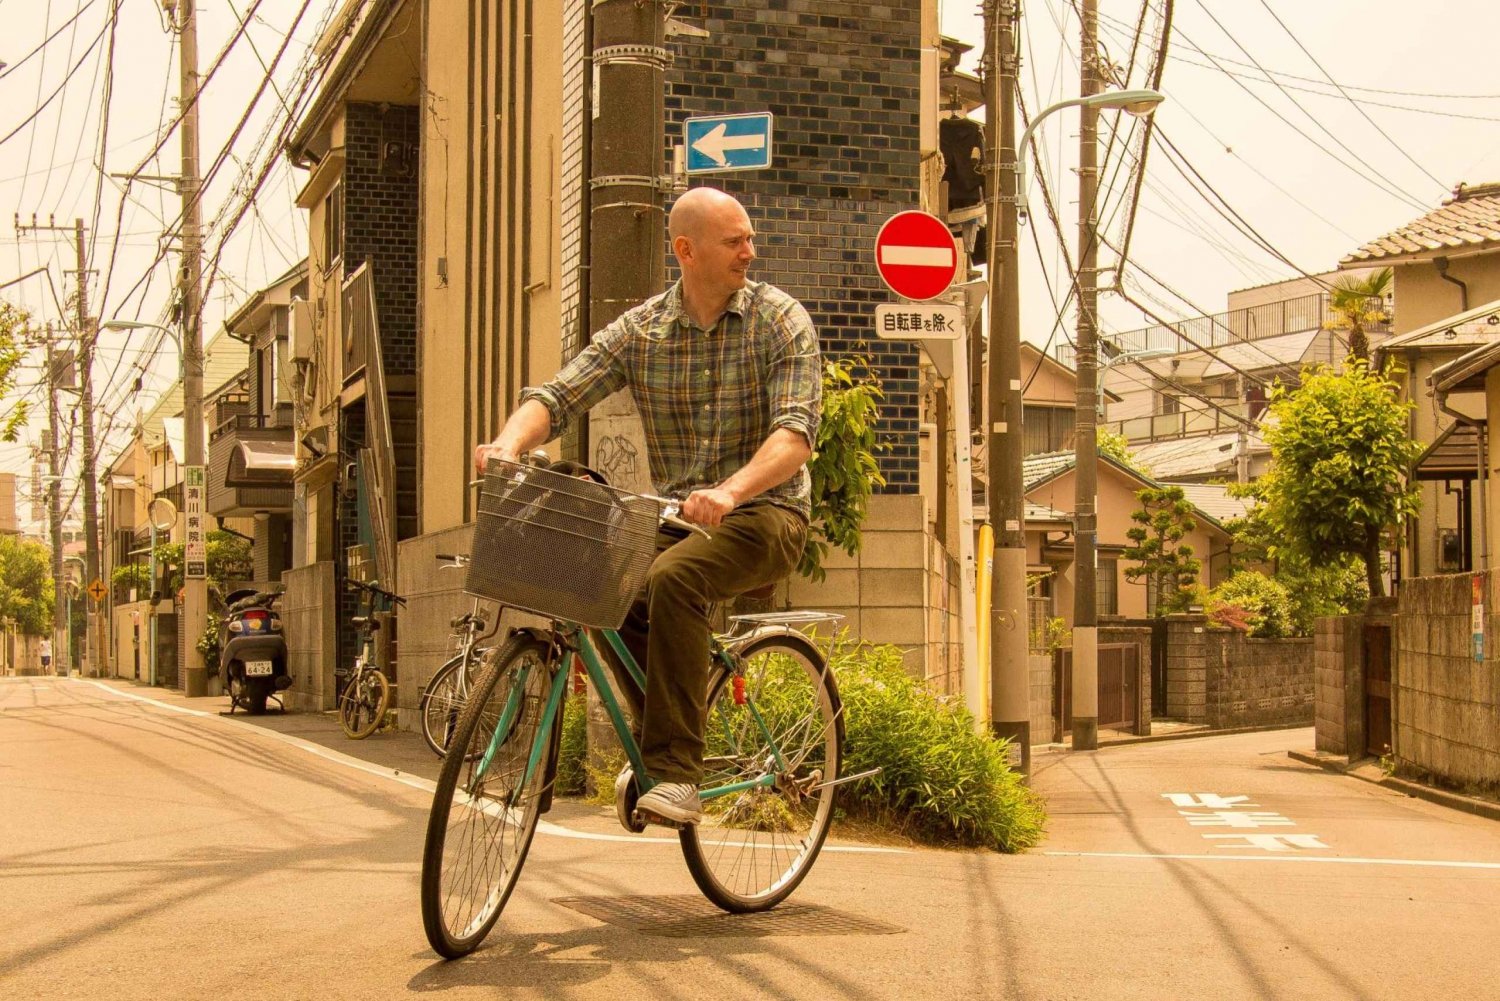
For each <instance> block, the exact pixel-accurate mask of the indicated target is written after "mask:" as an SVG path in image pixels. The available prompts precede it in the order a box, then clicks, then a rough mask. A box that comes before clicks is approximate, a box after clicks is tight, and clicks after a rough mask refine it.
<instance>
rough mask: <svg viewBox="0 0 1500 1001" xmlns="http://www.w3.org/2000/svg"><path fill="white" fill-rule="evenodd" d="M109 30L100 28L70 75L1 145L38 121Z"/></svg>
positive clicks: (7, 135)
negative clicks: (38, 117)
mask: <svg viewBox="0 0 1500 1001" xmlns="http://www.w3.org/2000/svg"><path fill="white" fill-rule="evenodd" d="M108 30H109V29H108V27H107V26H106V27H105V28H103V29H101V30H100V32H99V34H97V35H95V36H94V40H93V41H92V42H90V43H89V47H88V48H87V49H85V50H84V52H83V55H82V56H80V57H79V58H78V61H77V62H76V63H74V64H73V68H72V69H70V70H68V75H67V76H65V77H63V80H62V83H60V84H58V85H57V89H56V90H54V91H53V92H52V93H51V94H49V95H48V96H47V99H46V100H45V101H42V102H41V103H40V104H39V105H38V106H37V108H36V110H35V111H33V112H32V113H31V114H29V115H27V116H26V119H25V120H24V121H23V122H21V124H19V125H17V126H16V127H15V128H13V129H11V130H10V131H9V132H8V133H6V134H5V136H4V137H3V138H0V146H3V145H5V144H6V143H7V142H9V141H10V140H11V139H14V138H15V137H16V134H17V133H19V132H20V131H21V130H22V129H24V128H25V127H26V126H28V125H30V124H31V123H32V122H34V121H36V119H37V116H39V115H40V114H41V113H42V112H43V111H46V110H47V107H48V105H50V104H51V103H52V102H53V101H55V100H56V99H57V95H58V94H61V93H62V92H63V88H65V87H67V85H68V83H69V82H70V81H71V80H72V79H73V75H74V74H76V73H77V72H78V70H79V68H80V67H82V66H83V64H84V61H85V60H87V59H88V57H89V56H90V55H91V54H92V53H93V51H94V50H95V49H97V48H98V47H99V43H100V42H102V41H104V36H105V34H106V33H107V32H108Z"/></svg>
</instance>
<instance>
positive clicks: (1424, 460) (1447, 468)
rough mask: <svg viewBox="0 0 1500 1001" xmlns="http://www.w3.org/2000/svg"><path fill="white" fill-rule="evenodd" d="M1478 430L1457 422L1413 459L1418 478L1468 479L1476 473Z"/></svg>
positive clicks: (1477, 463) (1477, 467)
mask: <svg viewBox="0 0 1500 1001" xmlns="http://www.w3.org/2000/svg"><path fill="white" fill-rule="evenodd" d="M1479 464H1480V459H1479V432H1478V431H1476V430H1475V429H1474V428H1473V427H1472V426H1471V425H1468V424H1459V423H1457V422H1455V423H1453V424H1451V425H1449V427H1448V429H1447V430H1446V431H1444V432H1443V433H1442V434H1440V435H1438V436H1437V440H1436V441H1434V442H1433V443H1432V444H1431V445H1428V446H1427V450H1426V451H1424V452H1423V453H1422V454H1421V456H1419V457H1418V458H1417V463H1416V478H1417V479H1419V480H1472V479H1475V478H1476V477H1477V476H1478V475H1479Z"/></svg>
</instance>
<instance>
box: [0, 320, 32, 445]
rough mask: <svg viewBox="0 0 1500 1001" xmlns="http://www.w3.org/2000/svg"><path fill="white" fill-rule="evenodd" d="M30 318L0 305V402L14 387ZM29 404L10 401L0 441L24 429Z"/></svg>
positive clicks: (0, 424)
mask: <svg viewBox="0 0 1500 1001" xmlns="http://www.w3.org/2000/svg"><path fill="white" fill-rule="evenodd" d="M30 324H31V317H30V315H29V314H27V313H26V312H25V311H24V310H21V309H18V308H16V307H15V306H12V305H11V304H10V303H8V302H0V399H4V398H6V397H8V396H9V395H10V393H11V390H13V389H15V388H16V369H17V368H18V367H19V366H20V364H21V360H22V359H23V358H24V357H25V343H24V342H25V338H26V331H27V329H28V328H29V326H30ZM29 412H30V411H29V405H28V404H27V402H26V401H25V400H11V401H10V412H9V413H7V414H6V415H5V417H4V418H0V441H15V440H16V439H17V438H19V437H20V435H21V429H22V428H23V427H25V426H26V417H27V415H28V414H29Z"/></svg>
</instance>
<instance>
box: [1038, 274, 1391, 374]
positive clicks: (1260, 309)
mask: <svg viewBox="0 0 1500 1001" xmlns="http://www.w3.org/2000/svg"><path fill="white" fill-rule="evenodd" d="M1376 309H1383V310H1384V312H1385V314H1386V317H1387V319H1385V320H1383V321H1367V322H1366V323H1365V325H1364V327H1365V333H1367V334H1384V333H1387V332H1389V331H1390V329H1391V319H1390V318H1391V315H1392V310H1391V307H1390V304H1389V303H1381V302H1379V301H1378V300H1376V301H1372V302H1371V312H1374V311H1375V310H1376ZM1338 319H1339V318H1338V316H1337V314H1335V313H1334V312H1333V310H1332V308H1331V306H1330V299H1329V296H1328V293H1326V292H1318V293H1314V294H1313V295H1305V296H1301V297H1299V298H1296V299H1283V300H1281V301H1279V302H1267V303H1262V304H1261V305H1259V306H1244V307H1241V308H1240V309H1231V310H1229V311H1227V312H1224V313H1215V314H1213V315H1212V316H1194V317H1190V318H1189V319H1186V320H1182V321H1180V322H1178V323H1174V324H1172V325H1170V326H1168V325H1166V324H1161V323H1158V324H1153V325H1152V326H1149V327H1140V328H1137V329H1135V330H1126V331H1122V332H1120V333H1116V334H1103V335H1100V338H1099V348H1100V357H1101V358H1108V357H1110V356H1111V355H1115V354H1122V353H1130V354H1136V353H1144V352H1148V351H1151V352H1155V351H1160V352H1188V351H1196V350H1198V349H1199V348H1200V347H1201V348H1208V349H1213V348H1222V347H1227V346H1228V345H1230V344H1237V343H1240V342H1242V341H1259V340H1264V339H1265V338H1267V337H1280V336H1281V335H1283V334H1297V333H1303V332H1305V331H1309V330H1321V329H1323V328H1325V327H1327V326H1329V325H1331V324H1335V323H1337V322H1338ZM1195 345H1196V346H1195ZM1053 356H1054V357H1055V358H1056V359H1057V360H1058V361H1060V362H1062V363H1063V364H1065V365H1069V366H1073V367H1077V366H1076V354H1075V351H1074V348H1073V345H1071V344H1058V345H1057V346H1056V347H1054V348H1053Z"/></svg>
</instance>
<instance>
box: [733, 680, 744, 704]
mask: <svg viewBox="0 0 1500 1001" xmlns="http://www.w3.org/2000/svg"><path fill="white" fill-rule="evenodd" d="M734 704H735V705H737V706H742V705H744V704H745V679H744V678H742V677H740V676H739V675H735V676H734Z"/></svg>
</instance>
